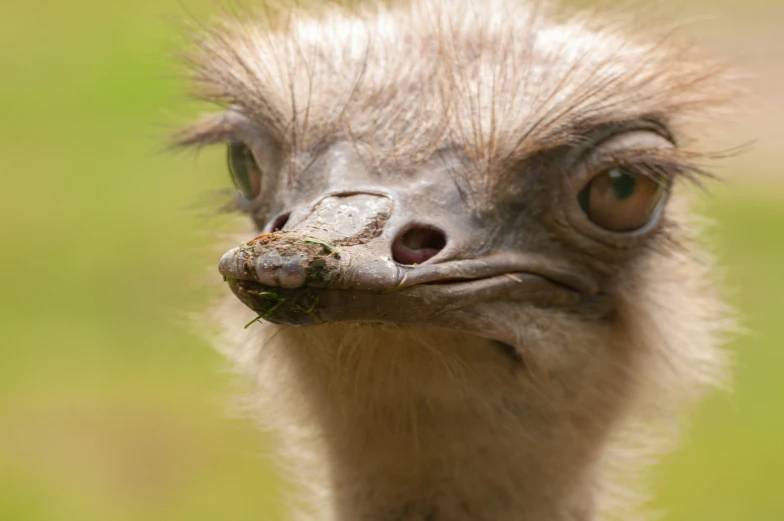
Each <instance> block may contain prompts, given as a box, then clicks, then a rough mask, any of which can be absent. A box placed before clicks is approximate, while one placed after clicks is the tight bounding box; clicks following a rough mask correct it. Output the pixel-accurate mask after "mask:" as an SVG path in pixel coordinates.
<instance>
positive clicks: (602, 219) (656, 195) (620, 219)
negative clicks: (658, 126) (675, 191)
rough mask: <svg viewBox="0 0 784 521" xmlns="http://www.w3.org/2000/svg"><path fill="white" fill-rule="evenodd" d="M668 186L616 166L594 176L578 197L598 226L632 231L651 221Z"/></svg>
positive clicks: (586, 213)
mask: <svg viewBox="0 0 784 521" xmlns="http://www.w3.org/2000/svg"><path fill="white" fill-rule="evenodd" d="M666 185H667V184H666V182H665V181H664V180H662V179H656V178H654V177H651V176H649V175H646V174H642V173H638V172H634V171H632V170H629V169H626V168H621V167H614V168H610V169H609V170H604V171H602V172H600V173H599V174H598V175H596V176H594V177H593V178H592V179H591V180H590V181H589V182H588V184H587V185H586V186H585V188H583V189H582V191H580V193H579V194H578V196H577V198H578V200H579V202H580V206H581V207H582V209H583V212H585V215H587V216H588V218H589V219H590V220H591V221H592V222H593V223H594V224H596V225H597V226H601V227H602V228H604V229H606V230H609V231H613V232H629V231H633V230H637V229H638V228H642V227H643V226H645V225H646V224H648V223H649V222H650V220H651V219H652V218H653V215H654V213H655V212H656V209H657V208H658V206H659V204H660V203H661V201H662V198H663V197H664V193H665V190H666Z"/></svg>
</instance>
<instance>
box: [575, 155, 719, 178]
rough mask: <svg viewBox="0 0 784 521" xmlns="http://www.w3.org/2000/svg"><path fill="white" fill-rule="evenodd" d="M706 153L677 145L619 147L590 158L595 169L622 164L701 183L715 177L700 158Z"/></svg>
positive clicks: (657, 174) (646, 171) (647, 172)
mask: <svg viewBox="0 0 784 521" xmlns="http://www.w3.org/2000/svg"><path fill="white" fill-rule="evenodd" d="M705 157H706V156H704V155H702V154H695V153H690V152H687V151H683V150H678V149H663V148H661V149H636V150H635V149H632V150H618V151H613V152H612V153H605V154H601V155H598V156H594V157H592V158H589V160H588V169H589V170H590V171H594V172H596V171H600V170H603V169H607V168H608V167H612V166H620V167H623V168H627V169H629V170H632V171H634V172H640V173H643V174H646V175H648V176H651V177H653V178H664V179H667V180H668V181H674V180H676V179H678V178H683V179H686V180H688V181H689V182H691V183H693V184H695V185H697V186H700V187H702V186H703V183H702V180H703V179H705V178H709V179H714V178H715V177H716V176H715V175H714V174H712V173H710V172H708V171H707V170H706V169H705V167H704V166H702V165H700V164H699V163H698V162H697V161H699V160H701V159H705Z"/></svg>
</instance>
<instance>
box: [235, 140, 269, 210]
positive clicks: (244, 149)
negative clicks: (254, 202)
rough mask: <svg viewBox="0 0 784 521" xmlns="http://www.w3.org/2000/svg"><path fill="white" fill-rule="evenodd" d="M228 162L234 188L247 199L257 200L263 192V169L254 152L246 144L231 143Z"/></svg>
mask: <svg viewBox="0 0 784 521" xmlns="http://www.w3.org/2000/svg"><path fill="white" fill-rule="evenodd" d="M228 161H229V171H230V172H231V179H232V181H234V186H236V187H237V190H239V191H240V192H241V193H242V195H243V196H244V197H245V199H248V200H251V199H255V198H256V196H258V195H259V192H260V191H261V169H260V168H259V165H258V163H256V158H254V157H253V152H251V150H250V148H248V146H247V145H245V144H244V143H231V144H229V150H228Z"/></svg>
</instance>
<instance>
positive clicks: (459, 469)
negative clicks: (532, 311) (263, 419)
mask: <svg viewBox="0 0 784 521" xmlns="http://www.w3.org/2000/svg"><path fill="white" fill-rule="evenodd" d="M369 331H370V332H368V330H363V329H355V330H353V331H352V332H351V334H350V335H343V334H342V333H341V332H339V331H338V330H335V329H333V330H330V329H329V328H324V329H322V330H321V331H319V332H311V331H306V332H303V331H302V330H288V329H284V330H282V331H278V333H279V334H276V335H273V336H271V338H272V339H273V340H271V342H270V343H269V344H267V345H266V346H265V348H266V349H267V354H268V355H269V357H268V359H267V360H266V362H265V363H267V364H269V365H267V366H266V368H265V370H264V375H262V377H261V378H260V380H263V381H264V385H266V386H269V391H265V393H268V394H269V395H272V396H273V397H274V398H273V400H274V408H275V410H273V411H268V413H267V414H269V412H272V413H273V414H272V415H273V416H274V418H275V420H274V422H276V424H274V425H272V427H273V428H274V429H276V430H278V431H279V433H280V434H281V436H280V438H281V440H282V443H283V445H284V452H285V453H287V454H288V455H289V456H291V457H293V458H294V459H295V460H297V461H294V462H293V463H294V465H293V468H296V469H297V471H298V472H302V473H303V475H302V476H300V477H299V478H298V481H300V482H302V483H306V484H309V485H311V486H314V487H315V488H319V487H321V486H326V490H325V491H323V494H322V499H323V504H322V505H321V506H319V507H318V508H316V509H315V510H316V511H317V512H318V514H317V515H316V519H319V520H324V521H327V520H329V521H425V520H427V521H436V520H448V521H463V520H465V521H469V520H471V521H481V520H488V521H491V520H492V521H512V520H515V521H544V520H547V521H561V520H564V521H565V520H570V521H587V520H590V519H592V518H593V514H592V512H593V497H592V492H591V491H592V490H593V488H592V485H595V483H593V481H594V477H595V476H594V474H595V472H594V466H595V465H594V463H595V461H596V460H597V459H598V458H599V457H600V456H599V455H600V452H601V448H602V445H603V440H604V439H605V438H606V429H607V427H606V426H607V425H608V424H609V423H610V418H611V417H612V416H614V414H613V413H612V411H613V410H614V409H617V407H615V404H613V403H608V402H607V400H604V401H603V402H602V403H599V397H600V396H603V395H602V394H601V393H600V394H597V393H595V392H592V391H589V390H585V391H582V390H581V387H582V385H583V384H584V383H587V382H581V381H579V378H578V379H577V381H576V382H572V381H571V378H572V377H571V376H570V383H571V384H574V385H575V386H574V387H572V386H567V385H562V379H561V377H560V376H559V375H558V374H553V373H550V374H548V375H547V381H546V382H543V381H542V380H540V378H539V377H534V376H532V374H531V372H530V368H525V367H523V366H522V365H521V364H520V362H515V361H514V360H513V359H512V358H511V357H509V355H508V354H505V353H504V352H503V351H502V350H501V349H499V348H498V347H497V346H496V345H494V344H493V343H491V342H489V341H486V340H482V339H476V338H472V337H470V336H467V335H456V334H452V333H438V334H436V335H435V336H433V335H432V334H430V337H429V338H428V334H429V332H418V333H414V335H415V336H416V338H417V340H416V341H413V340H412V333H411V332H410V331H409V332H408V333H407V334H403V333H399V334H394V333H391V332H389V331H386V330H384V331H383V333H381V332H373V330H372V329H371V330H369ZM349 337H350V338H351V339H352V340H351V342H350V343H347V338H349ZM274 346H279V349H277V348H275V347H274ZM596 363H597V362H590V361H585V363H583V364H582V365H581V366H580V367H579V369H580V370H581V371H582V373H583V374H586V375H589V377H590V376H591V375H592V376H593V377H601V378H608V379H612V378H616V377H617V378H621V379H622V376H620V374H619V375H613V374H606V373H603V374H599V373H597V371H596V367H594V366H595V364H596ZM578 365H579V362H578ZM608 365H609V366H610V367H618V364H615V365H613V364H608ZM589 377H586V378H589ZM589 379H590V378H589ZM599 387H601V386H599ZM282 390H285V393H284V392H282Z"/></svg>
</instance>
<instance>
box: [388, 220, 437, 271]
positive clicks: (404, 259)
mask: <svg viewBox="0 0 784 521" xmlns="http://www.w3.org/2000/svg"><path fill="white" fill-rule="evenodd" d="M444 246H446V237H445V236H444V234H443V233H442V232H441V231H439V230H434V229H433V228H425V227H424V226H416V227H413V228H409V229H408V230H406V231H405V232H403V233H402V234H400V235H399V236H398V237H397V239H395V242H394V243H393V244H392V258H393V259H394V260H395V262H397V263H399V264H408V265H411V264H422V263H423V262H425V261H427V260H428V259H430V258H432V257H435V256H436V255H437V254H438V252H440V251H441V250H443V249H444Z"/></svg>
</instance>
